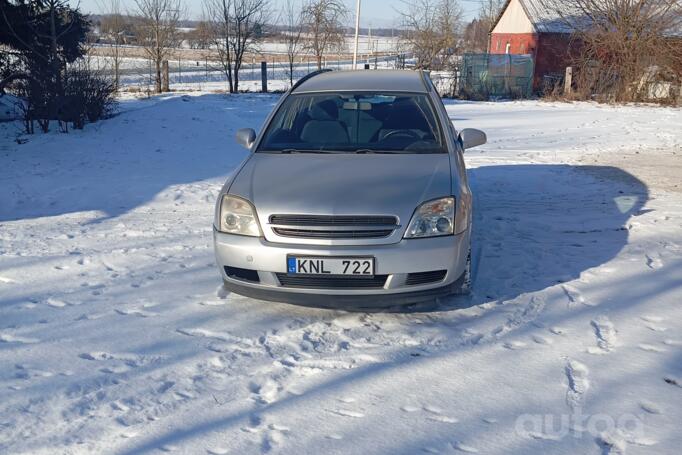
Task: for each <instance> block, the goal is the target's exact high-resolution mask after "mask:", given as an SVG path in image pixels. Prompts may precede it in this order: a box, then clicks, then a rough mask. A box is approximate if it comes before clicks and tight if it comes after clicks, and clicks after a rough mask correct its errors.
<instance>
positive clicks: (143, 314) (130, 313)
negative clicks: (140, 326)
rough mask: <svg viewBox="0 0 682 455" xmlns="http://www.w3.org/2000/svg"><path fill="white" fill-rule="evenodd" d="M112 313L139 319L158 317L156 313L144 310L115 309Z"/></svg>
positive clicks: (133, 308)
mask: <svg viewBox="0 0 682 455" xmlns="http://www.w3.org/2000/svg"><path fill="white" fill-rule="evenodd" d="M114 311H116V312H117V313H118V314H120V315H122V316H137V317H140V318H149V317H153V316H158V313H153V312H151V311H147V310H144V309H142V308H135V307H131V308H116V309H115V310H114Z"/></svg>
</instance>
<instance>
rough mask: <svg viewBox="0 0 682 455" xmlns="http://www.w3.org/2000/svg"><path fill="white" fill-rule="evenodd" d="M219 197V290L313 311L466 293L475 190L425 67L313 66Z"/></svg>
mask: <svg viewBox="0 0 682 455" xmlns="http://www.w3.org/2000/svg"><path fill="white" fill-rule="evenodd" d="M237 141H238V142H239V143H240V144H241V145H243V146H244V147H246V148H248V149H249V150H250V151H251V153H250V155H249V156H248V157H247V158H246V159H245V160H244V161H243V162H242V163H241V165H240V166H239V167H238V168H237V169H236V170H235V172H233V173H232V175H231V176H230V177H229V179H228V180H227V182H226V183H225V185H224V186H223V189H222V191H221V192H220V195H219V197H218V201H217V203H216V209H215V222H214V231H213V232H214V243H215V255H216V260H217V264H218V266H219V268H220V273H221V275H222V278H223V281H224V285H225V287H226V288H227V289H228V290H230V291H233V292H235V293H237V294H241V295H245V296H250V297H254V298H258V299H262V300H272V301H281V302H290V303H297V304H304V305H315V306H337V307H343V306H344V305H350V306H354V305H359V306H376V305H378V306H393V305H401V304H409V303H415V302H420V301H425V300H432V299H435V298H438V297H443V296H447V295H450V294H462V293H466V292H468V290H469V287H470V281H471V278H470V271H471V240H470V239H471V219H472V195H471V190H470V189H469V185H468V182H467V175H466V169H465V166H464V160H463V156H462V153H463V151H464V150H465V149H466V148H470V147H475V146H477V145H481V144H484V143H485V142H486V136H485V134H484V133H483V132H481V131H478V130H472V129H465V130H463V131H461V132H459V133H458V132H457V131H456V130H455V128H454V127H453V125H452V123H451V122H450V119H449V118H448V115H447V112H446V110H445V107H444V106H443V103H442V101H441V99H440V97H439V96H438V93H437V92H436V90H435V88H434V86H433V83H432V82H431V79H430V78H429V76H428V74H427V73H424V72H421V71H341V72H331V71H324V70H323V71H320V72H316V73H312V74H310V75H308V76H306V77H304V78H303V79H302V80H300V81H299V82H298V83H297V84H296V85H295V86H294V87H293V88H292V89H291V90H289V91H288V92H287V93H286V94H285V95H284V96H283V97H282V98H281V100H280V101H279V102H278V104H277V106H276V107H275V109H274V110H273V112H272V113H271V114H270V116H269V117H268V119H267V120H266V122H265V126H264V128H263V130H262V131H261V132H260V133H259V134H257V133H256V132H255V131H254V130H252V129H242V130H239V131H238V132H237Z"/></svg>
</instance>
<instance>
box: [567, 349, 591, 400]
mask: <svg viewBox="0 0 682 455" xmlns="http://www.w3.org/2000/svg"><path fill="white" fill-rule="evenodd" d="M565 373H566V379H568V390H567V391H566V402H567V403H568V405H569V406H571V407H572V408H575V407H577V406H580V404H581V403H582V401H583V398H584V396H585V393H586V392H587V389H588V388H589V387H590V382H589V380H588V374H589V370H588V368H587V366H585V365H584V364H583V363H581V362H578V361H577V360H569V361H568V363H567V364H566V368H565Z"/></svg>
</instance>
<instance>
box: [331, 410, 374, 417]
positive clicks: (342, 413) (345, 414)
mask: <svg viewBox="0 0 682 455" xmlns="http://www.w3.org/2000/svg"><path fill="white" fill-rule="evenodd" d="M327 412H331V413H332V414H336V415H339V416H342V417H352V418H355V419H361V418H363V417H365V414H363V413H362V412H358V411H353V410H350V409H328V410H327Z"/></svg>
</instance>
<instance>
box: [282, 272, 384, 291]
mask: <svg viewBox="0 0 682 455" xmlns="http://www.w3.org/2000/svg"><path fill="white" fill-rule="evenodd" d="M387 278H388V275H374V276H373V277H372V278H359V277H343V276H342V277H328V276H306V275H301V276H297V275H287V274H286V273H278V274H277V279H278V280H279V282H280V284H281V285H282V286H284V287H287V288H309V289H380V288H383V287H384V284H386V279H387Z"/></svg>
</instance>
